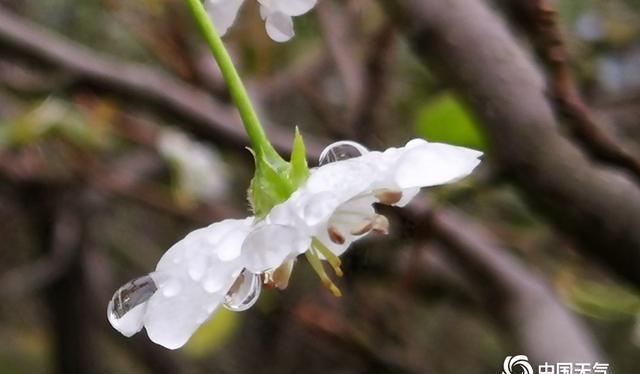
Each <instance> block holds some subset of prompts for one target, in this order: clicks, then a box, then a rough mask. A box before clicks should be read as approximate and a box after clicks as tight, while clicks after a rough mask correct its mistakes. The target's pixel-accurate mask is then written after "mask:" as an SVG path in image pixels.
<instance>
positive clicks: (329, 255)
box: [311, 238, 344, 277]
mask: <svg viewBox="0 0 640 374" xmlns="http://www.w3.org/2000/svg"><path fill="white" fill-rule="evenodd" d="M311 245H312V246H313V247H314V248H315V249H316V250H317V251H318V252H320V253H321V254H322V255H323V256H324V258H326V259H327V262H328V263H329V265H331V267H332V268H333V271H334V272H335V273H336V275H337V276H339V277H342V276H343V275H344V273H343V272H342V268H340V266H341V265H342V261H341V260H340V258H339V257H338V256H336V254H335V253H333V252H332V251H331V250H330V249H329V248H327V246H326V245H324V244H322V242H321V241H320V240H318V239H315V238H314V239H313V241H312V242H311Z"/></svg>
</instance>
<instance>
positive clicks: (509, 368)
mask: <svg viewBox="0 0 640 374" xmlns="http://www.w3.org/2000/svg"><path fill="white" fill-rule="evenodd" d="M516 368H520V369H516ZM502 374H533V368H532V367H531V364H530V363H529V358H527V356H525V355H518V356H507V357H506V358H505V359H504V364H503V365H502Z"/></svg>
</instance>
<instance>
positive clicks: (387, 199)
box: [375, 189, 402, 205]
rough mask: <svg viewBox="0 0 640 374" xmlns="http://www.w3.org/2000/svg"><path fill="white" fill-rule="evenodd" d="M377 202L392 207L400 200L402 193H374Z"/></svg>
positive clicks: (384, 190) (386, 191) (381, 191)
mask: <svg viewBox="0 0 640 374" xmlns="http://www.w3.org/2000/svg"><path fill="white" fill-rule="evenodd" d="M375 196H376V198H377V199H378V202H379V203H381V204H384V205H393V204H395V203H397V202H398V201H400V200H401V199H402V191H392V190H388V189H382V190H379V191H377V192H376V193H375Z"/></svg>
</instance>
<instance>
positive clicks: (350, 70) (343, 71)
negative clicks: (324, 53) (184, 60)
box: [316, 1, 365, 135]
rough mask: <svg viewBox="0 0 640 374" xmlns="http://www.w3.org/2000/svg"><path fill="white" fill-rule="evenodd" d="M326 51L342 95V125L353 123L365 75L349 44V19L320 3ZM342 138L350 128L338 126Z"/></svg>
mask: <svg viewBox="0 0 640 374" xmlns="http://www.w3.org/2000/svg"><path fill="white" fill-rule="evenodd" d="M316 14H317V15H318V20H319V21H320V26H321V28H322V32H323V35H324V40H325V43H326V44H327V49H328V51H329V53H330V55H331V57H332V58H333V62H334V63H335V66H336V69H337V71H338V75H339V76H340V80H341V82H342V86H343V88H344V92H345V107H344V123H345V124H351V123H353V117H354V115H355V114H356V110H357V108H358V105H359V103H360V102H361V101H362V97H363V95H364V93H365V92H364V81H363V77H364V73H363V67H362V65H361V63H360V60H361V59H360V58H359V57H358V56H357V55H356V53H355V52H356V51H354V46H353V45H352V44H351V40H350V36H351V35H350V34H351V32H350V30H351V29H350V27H351V23H352V20H351V22H350V20H349V15H344V14H340V13H338V12H336V9H335V5H334V4H333V3H331V2H329V1H322V2H320V4H318V6H317V9H316ZM341 128H342V131H343V132H344V135H349V134H352V130H353V128H351V127H347V126H344V125H343V126H341Z"/></svg>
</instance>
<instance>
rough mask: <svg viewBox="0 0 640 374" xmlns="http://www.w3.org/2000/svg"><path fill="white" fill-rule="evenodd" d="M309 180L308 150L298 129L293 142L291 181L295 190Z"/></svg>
mask: <svg viewBox="0 0 640 374" xmlns="http://www.w3.org/2000/svg"><path fill="white" fill-rule="evenodd" d="M307 178H309V165H308V164H307V150H306V148H305V145H304V140H303V139H302V135H301V134H300V131H299V130H298V127H296V135H295V138H294V140H293V150H292V152H291V170H290V171H289V180H290V181H291V183H292V185H293V186H294V187H295V188H298V187H299V186H300V185H302V183H304V182H305V181H306V180H307Z"/></svg>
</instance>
